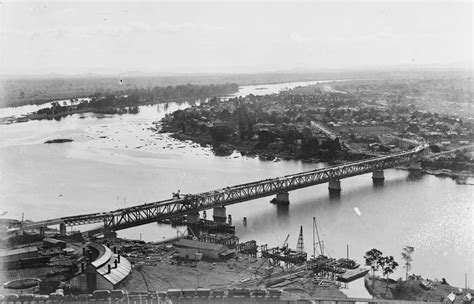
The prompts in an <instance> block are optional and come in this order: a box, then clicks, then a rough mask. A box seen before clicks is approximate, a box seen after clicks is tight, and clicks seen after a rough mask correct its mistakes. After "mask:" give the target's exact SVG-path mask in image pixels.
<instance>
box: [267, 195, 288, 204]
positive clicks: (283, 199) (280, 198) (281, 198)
mask: <svg viewBox="0 0 474 304" xmlns="http://www.w3.org/2000/svg"><path fill="white" fill-rule="evenodd" d="M270 202H271V203H273V204H277V205H288V204H289V203H290V194H289V193H288V192H280V193H277V195H276V197H275V198H273V199H272V200H271V201H270Z"/></svg>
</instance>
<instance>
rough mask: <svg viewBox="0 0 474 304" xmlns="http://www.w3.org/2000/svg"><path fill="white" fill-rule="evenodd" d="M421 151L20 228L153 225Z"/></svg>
mask: <svg viewBox="0 0 474 304" xmlns="http://www.w3.org/2000/svg"><path fill="white" fill-rule="evenodd" d="M424 149H426V145H420V146H418V147H416V148H415V149H413V150H410V151H407V152H402V153H397V154H391V155H387V156H381V157H376V158H371V159H367V160H362V161H357V162H353V163H349V164H344V165H338V166H333V167H328V168H321V169H315V170H311V171H306V172H301V173H296V174H291V175H286V176H283V177H277V178H271V179H266V180H260V181H256V182H250V183H245V184H240V185H236V186H232V187H226V188H222V189H218V190H214V191H208V192H203V193H198V194H188V195H181V196H180V197H179V198H173V199H168V200H164V201H158V202H153V203H147V204H143V205H137V206H133V207H128V208H123V209H118V210H115V211H111V212H103V213H93V214H84V215H78V216H69V217H63V218H59V219H54V220H48V221H44V222H42V223H40V222H36V223H32V224H30V225H25V226H24V228H23V229H25V228H26V229H27V228H33V227H38V225H42V226H47V225H48V223H58V222H61V223H63V224H65V225H66V226H77V225H83V224H93V223H103V225H104V228H105V229H108V230H113V231H115V230H121V229H126V228H130V227H134V226H138V225H142V224H147V223H152V222H155V221H158V220H163V219H169V218H174V217H178V216H183V215H186V214H190V213H196V212H198V211H202V210H208V209H212V208H215V207H222V206H227V205H232V204H236V203H240V202H244V201H249V200H254V199H257V198H261V197H266V196H270V195H275V194H278V193H283V192H288V191H292V190H297V189H301V188H305V187H309V186H313V185H318V184H322V183H326V182H329V181H331V180H339V179H344V178H348V177H352V176H356V175H361V174H366V173H370V172H373V171H378V170H384V169H388V168H393V167H397V166H400V165H403V164H407V163H410V162H414V161H415V160H417V159H419V158H420V156H421V155H422V153H423V151H424ZM35 225H36V226H35Z"/></svg>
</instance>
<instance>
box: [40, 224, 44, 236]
mask: <svg viewBox="0 0 474 304" xmlns="http://www.w3.org/2000/svg"><path fill="white" fill-rule="evenodd" d="M39 232H40V236H41V237H42V238H44V226H41V227H40V228H39Z"/></svg>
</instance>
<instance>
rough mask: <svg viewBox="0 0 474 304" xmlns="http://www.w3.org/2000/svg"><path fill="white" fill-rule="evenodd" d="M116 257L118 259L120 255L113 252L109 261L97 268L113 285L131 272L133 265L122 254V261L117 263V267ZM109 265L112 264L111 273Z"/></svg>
mask: <svg viewBox="0 0 474 304" xmlns="http://www.w3.org/2000/svg"><path fill="white" fill-rule="evenodd" d="M115 259H118V255H116V254H113V255H112V256H111V258H110V260H109V262H108V263H106V264H104V265H103V266H102V267H100V268H98V269H96V271H97V273H98V274H100V275H101V276H102V277H104V278H105V279H106V280H107V281H109V282H110V283H112V284H113V285H116V284H118V283H119V282H120V281H122V280H123V279H125V278H126V277H127V276H128V275H129V274H130V271H131V270H132V265H131V264H130V262H129V261H128V260H127V259H126V258H124V257H123V256H120V263H117V268H114V267H115V263H114V261H115ZM108 265H110V268H111V269H110V273H108V272H109V268H108Z"/></svg>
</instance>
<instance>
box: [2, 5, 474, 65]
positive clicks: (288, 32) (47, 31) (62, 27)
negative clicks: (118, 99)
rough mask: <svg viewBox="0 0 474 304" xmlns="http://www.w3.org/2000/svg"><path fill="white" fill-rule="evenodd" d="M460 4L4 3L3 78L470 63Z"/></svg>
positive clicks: (467, 19)
mask: <svg viewBox="0 0 474 304" xmlns="http://www.w3.org/2000/svg"><path fill="white" fill-rule="evenodd" d="M472 16H473V4H472V2H471V1H465V2H454V1H449V2H448V1H446V2H438V3H434V4H433V3H430V2H427V1H425V2H418V3H414V2H408V1H402V2H389V1H382V2H380V1H379V2H360V1H352V2H349V1H336V2H321V1H312V2H298V3H293V2H292V3H289V2H276V3H272V2H260V3H256V2H248V1H239V2H224V3H222V2H198V1H192V2H173V3H171V2H150V1H141V2H138V3H132V2H130V1H129V2H118V1H105V2H99V3H96V2H92V1H87V2H86V1H80V2H70V1H68V2H66V1H65V2H58V1H53V2H42V1H34V2H33V1H30V2H13V1H3V2H1V3H0V74H45V73H63V74H77V73H123V72H131V71H135V72H146V73H155V72H156V73H183V72H184V73H186V72H191V73H196V72H202V73H209V72H230V73H232V72H263V71H284V70H316V69H318V68H331V69H344V68H360V67H362V68H363V67H385V66H398V65H403V66H407V65H408V66H410V65H425V64H429V65H431V64H435V65H456V66H467V67H471V66H472V51H473V50H472V48H473V47H472V34H473V33H472V32H473V27H472Z"/></svg>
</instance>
